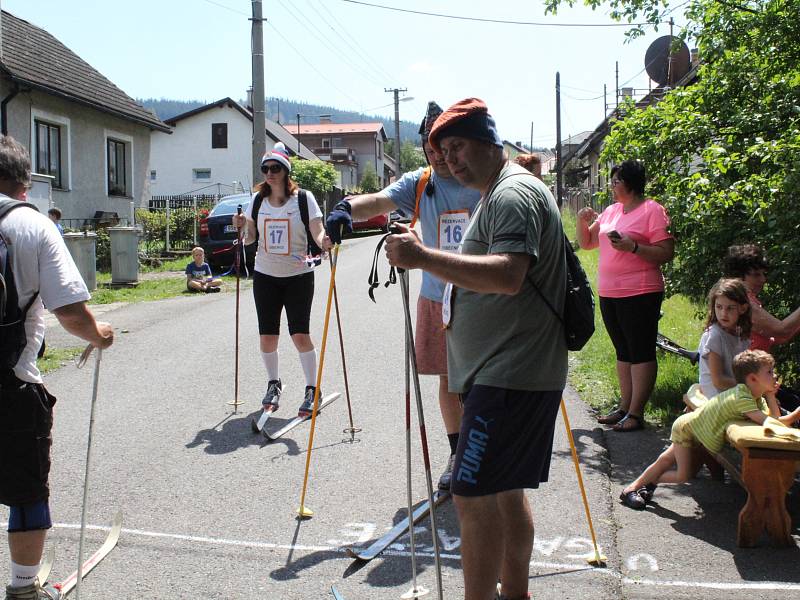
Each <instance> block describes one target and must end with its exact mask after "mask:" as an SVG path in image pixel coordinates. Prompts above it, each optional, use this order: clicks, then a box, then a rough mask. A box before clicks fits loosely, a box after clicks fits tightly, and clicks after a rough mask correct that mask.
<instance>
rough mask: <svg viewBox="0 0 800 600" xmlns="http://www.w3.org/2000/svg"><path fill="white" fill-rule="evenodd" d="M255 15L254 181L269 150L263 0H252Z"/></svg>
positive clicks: (253, 41) (259, 175)
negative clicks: (265, 93) (265, 102)
mask: <svg viewBox="0 0 800 600" xmlns="http://www.w3.org/2000/svg"><path fill="white" fill-rule="evenodd" d="M252 5H253V17H252V18H251V19H250V21H251V24H252V25H251V34H252V43H251V46H250V47H251V48H252V64H253V165H252V167H253V168H252V173H253V181H259V180H260V179H261V157H262V156H264V154H265V153H266V151H267V123H266V115H265V114H264V19H263V18H262V16H261V0H252Z"/></svg>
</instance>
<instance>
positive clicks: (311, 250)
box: [297, 189, 322, 256]
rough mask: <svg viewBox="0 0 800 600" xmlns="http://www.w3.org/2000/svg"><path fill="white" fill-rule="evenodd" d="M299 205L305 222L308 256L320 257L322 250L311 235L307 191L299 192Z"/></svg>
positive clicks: (301, 216)
mask: <svg viewBox="0 0 800 600" xmlns="http://www.w3.org/2000/svg"><path fill="white" fill-rule="evenodd" d="M297 205H298V206H299V208H300V219H301V220H302V221H303V226H305V228H306V239H307V240H308V250H307V251H308V254H309V255H310V256H319V255H320V254H322V248H320V247H319V246H318V245H317V242H316V240H315V239H314V236H313V235H311V228H310V227H309V226H308V222H309V216H308V194H307V193H306V191H305V190H303V189H301V190H299V191H298V192H297Z"/></svg>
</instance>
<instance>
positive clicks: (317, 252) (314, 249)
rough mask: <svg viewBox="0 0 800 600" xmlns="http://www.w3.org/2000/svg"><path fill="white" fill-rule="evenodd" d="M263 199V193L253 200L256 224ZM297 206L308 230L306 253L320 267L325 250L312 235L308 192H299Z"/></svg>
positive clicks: (251, 208)
mask: <svg viewBox="0 0 800 600" xmlns="http://www.w3.org/2000/svg"><path fill="white" fill-rule="evenodd" d="M262 200H263V198H262V197H261V192H258V193H257V194H256V197H255V198H253V204H252V205H251V207H250V218H251V219H253V222H254V223H258V211H259V209H260V208H261V202H262ZM297 205H298V207H299V208H300V219H301V220H302V221H303V226H304V227H305V228H306V240H308V244H307V247H306V252H307V253H308V255H309V256H313V257H314V261H313V263H314V266H315V267H316V266H319V265H320V264H322V256H321V255H322V253H323V250H322V248H320V247H319V246H317V242H315V241H314V236H313V235H311V229H309V227H308V221H309V218H308V196H307V195H306V191H305V190H303V189H301V190H299V191H298V192H297ZM258 237H259V235H258V227H256V243H258Z"/></svg>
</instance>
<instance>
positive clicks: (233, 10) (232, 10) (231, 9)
mask: <svg viewBox="0 0 800 600" xmlns="http://www.w3.org/2000/svg"><path fill="white" fill-rule="evenodd" d="M203 2H208V3H209V4H213V5H214V6H219V7H220V8H224V9H225V10H229V11H231V12H233V13H236V14H237V15H244V16H245V17H248V18H250V15H249V14H247V13H246V12H242V11H240V10H236V9H235V8H231V7H230V6H226V5H224V4H220V3H219V2H214V0H203Z"/></svg>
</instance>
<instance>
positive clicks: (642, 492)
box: [636, 483, 658, 504]
mask: <svg viewBox="0 0 800 600" xmlns="http://www.w3.org/2000/svg"><path fill="white" fill-rule="evenodd" d="M657 487H658V486H657V485H656V484H655V483H648V484H647V485H645V486H644V487H642V488H639V489H638V490H636V493H637V494H639V496H640V497H641V498H642V500H644V501H645V502H646V503H647V504H649V503H650V501H651V500H652V499H653V494H655V492H656V488H657Z"/></svg>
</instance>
